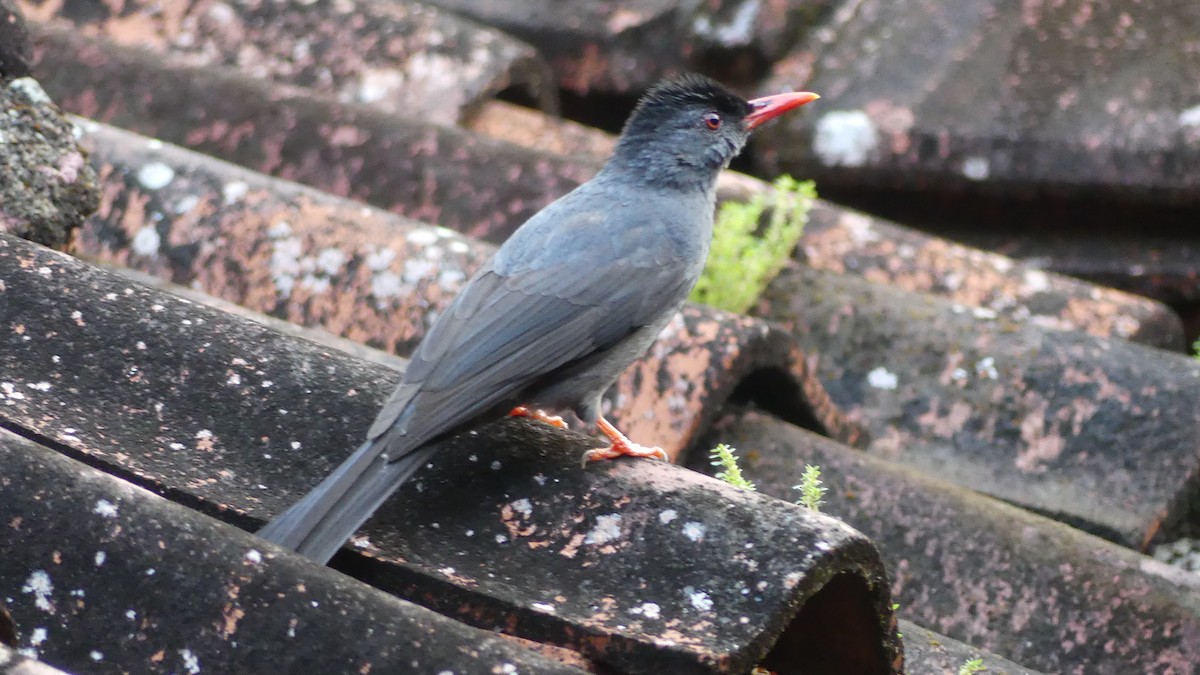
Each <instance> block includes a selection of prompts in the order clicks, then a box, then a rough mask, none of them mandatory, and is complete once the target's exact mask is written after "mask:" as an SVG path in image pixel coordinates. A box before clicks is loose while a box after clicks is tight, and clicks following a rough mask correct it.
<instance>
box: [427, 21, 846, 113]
mask: <svg viewBox="0 0 1200 675" xmlns="http://www.w3.org/2000/svg"><path fill="white" fill-rule="evenodd" d="M431 4H435V5H438V6H440V7H444V8H446V9H449V10H452V11H455V12H459V13H461V14H464V15H466V16H470V17H472V18H474V19H476V20H478V21H480V22H481V23H486V24H489V25H492V26H496V27H497V28H500V29H501V30H504V31H505V32H508V33H511V34H513V35H515V36H517V37H519V38H521V39H522V40H525V41H527V42H529V43H530V44H532V45H534V46H535V47H537V48H538V51H539V52H541V54H542V55H543V56H544V57H545V58H546V60H547V61H549V62H550V65H551V67H552V68H553V69H554V73H555V76H556V77H557V78H558V84H559V86H560V87H563V88H566V89H570V90H574V91H576V92H579V93H586V92H588V91H590V90H597V91H603V92H616V93H638V92H640V90H642V89H644V88H645V87H647V86H649V85H650V84H653V83H654V82H655V81H656V80H658V79H660V78H662V77H665V76H669V75H674V74H678V73H680V72H683V71H689V70H701V71H706V72H709V73H713V74H717V75H721V76H723V77H724V78H725V79H737V80H741V81H749V80H753V79H757V78H758V77H760V75H761V73H762V71H763V69H764V67H765V64H768V63H770V62H772V61H774V60H776V59H778V58H780V57H781V56H783V54H784V53H785V52H786V51H787V50H788V49H789V48H790V47H791V46H792V45H793V44H794V43H795V41H796V39H797V38H798V37H799V36H800V35H801V34H802V33H803V32H804V30H805V29H807V27H808V26H810V25H812V24H813V23H814V22H815V21H816V19H817V17H818V16H820V15H821V14H822V13H824V12H825V11H826V10H827V8H828V7H829V6H830V5H831V4H835V3H831V2H829V0H778V1H771V2H739V1H735V0H711V1H708V2H686V3H680V2H672V1H671V0H639V1H638V2H601V1H598V0H588V1H587V2H572V3H562V2H555V0H537V1H533V2H507V1H505V0H433V1H432V3H431Z"/></svg>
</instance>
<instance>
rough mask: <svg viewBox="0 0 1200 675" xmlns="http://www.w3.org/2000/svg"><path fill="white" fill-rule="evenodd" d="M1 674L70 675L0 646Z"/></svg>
mask: <svg viewBox="0 0 1200 675" xmlns="http://www.w3.org/2000/svg"><path fill="white" fill-rule="evenodd" d="M0 674H2V675H68V674H67V673H65V672H63V671H61V670H59V669H57V668H54V667H51V666H48V665H46V664H44V663H42V662H40V661H36V660H34V659H31V658H29V657H27V656H25V655H23V654H21V653H19V652H16V651H14V650H12V649H9V648H8V647H7V646H5V645H3V644H0Z"/></svg>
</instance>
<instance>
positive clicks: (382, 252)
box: [366, 248, 396, 272]
mask: <svg viewBox="0 0 1200 675" xmlns="http://www.w3.org/2000/svg"><path fill="white" fill-rule="evenodd" d="M395 259H396V252H395V251H393V250H392V249H390V248H382V249H379V250H378V251H375V252H373V253H368V254H367V259H366V262H367V268H368V269H370V270H371V271H372V272H382V271H383V270H385V269H387V267H388V265H391V264H392V261H393V260H395Z"/></svg>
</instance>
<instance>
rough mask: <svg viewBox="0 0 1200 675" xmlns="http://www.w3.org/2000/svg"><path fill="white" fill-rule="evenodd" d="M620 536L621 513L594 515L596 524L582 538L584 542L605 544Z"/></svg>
mask: <svg viewBox="0 0 1200 675" xmlns="http://www.w3.org/2000/svg"><path fill="white" fill-rule="evenodd" d="M620 538H621V514H619V513H610V514H608V515H604V516H597V517H596V526H595V527H593V528H592V531H591V532H588V533H587V536H585V537H584V538H583V542H584V543H585V544H607V543H609V542H611V541H616V540H617V539H620Z"/></svg>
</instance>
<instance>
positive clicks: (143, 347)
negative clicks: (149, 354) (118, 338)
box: [133, 340, 146, 352]
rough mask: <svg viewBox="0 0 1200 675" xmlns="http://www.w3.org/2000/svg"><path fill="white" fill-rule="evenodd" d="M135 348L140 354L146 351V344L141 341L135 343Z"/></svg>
mask: <svg viewBox="0 0 1200 675" xmlns="http://www.w3.org/2000/svg"><path fill="white" fill-rule="evenodd" d="M133 346H134V347H136V348H137V350H138V351H139V352H144V351H146V343H145V342H142V341H141V340H138V341H137V342H135V343H134V345H133Z"/></svg>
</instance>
